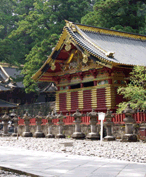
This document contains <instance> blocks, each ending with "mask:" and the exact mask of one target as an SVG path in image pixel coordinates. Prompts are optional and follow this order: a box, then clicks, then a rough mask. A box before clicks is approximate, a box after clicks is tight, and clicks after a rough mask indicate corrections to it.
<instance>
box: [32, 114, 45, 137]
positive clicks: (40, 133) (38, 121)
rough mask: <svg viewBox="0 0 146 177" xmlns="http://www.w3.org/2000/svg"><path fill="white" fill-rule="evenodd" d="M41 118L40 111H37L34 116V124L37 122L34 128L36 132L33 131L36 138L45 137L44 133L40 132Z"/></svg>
mask: <svg viewBox="0 0 146 177" xmlns="http://www.w3.org/2000/svg"><path fill="white" fill-rule="evenodd" d="M43 118H44V117H43V115H42V113H41V112H40V111H39V112H38V115H37V116H36V118H35V120H36V124H37V129H36V132H35V134H34V136H35V137H36V138H44V137H45V134H44V133H43V132H42V127H41V124H42V119H43Z"/></svg>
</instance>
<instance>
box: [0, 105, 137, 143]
mask: <svg viewBox="0 0 146 177" xmlns="http://www.w3.org/2000/svg"><path fill="white" fill-rule="evenodd" d="M124 113H125V119H124V120H123V121H124V122H125V135H124V136H123V139H122V141H124V142H132V141H137V136H136V135H133V123H134V122H135V120H134V119H133V117H132V114H133V113H134V111H133V109H132V108H131V107H130V104H128V105H127V108H126V109H125V111H124ZM71 116H73V117H74V123H75V132H74V133H73V134H72V138H74V139H84V138H85V134H84V133H82V132H81V125H80V124H81V118H82V117H83V116H84V115H83V114H81V113H80V112H79V110H76V112H75V113H74V114H72V115H71ZM87 116H89V117H90V127H91V132H90V133H89V134H88V135H87V136H86V138H87V139H91V140H99V139H100V136H99V132H98V131H97V126H96V124H97V117H98V113H97V112H95V110H94V109H92V111H91V112H90V113H87ZM65 117H66V116H64V115H63V114H62V112H60V114H57V115H54V114H51V113H49V114H48V115H47V116H46V117H45V116H43V115H42V113H41V112H39V113H38V115H37V116H36V125H37V129H36V132H35V134H34V137H36V138H39V137H45V134H44V133H43V132H42V129H41V124H42V119H44V118H46V119H47V120H48V134H47V135H46V137H47V138H54V137H55V135H53V134H52V125H53V123H52V120H53V119H56V118H57V119H58V120H59V121H58V123H57V124H58V134H57V135H56V138H65V135H64V134H63V125H64V122H63V119H64V118H65ZM112 118H113V115H112V113H111V112H110V111H109V110H107V113H106V114H105V122H104V125H105V127H106V132H107V136H106V137H104V140H106V141H114V140H115V137H114V136H113V135H112V127H113V124H114V123H113V122H112ZM23 119H24V123H25V131H24V132H23V134H22V136H24V137H32V136H33V135H32V133H31V132H30V129H29V124H30V119H31V117H30V116H29V115H28V112H26V113H25V114H24V116H23ZM0 120H1V121H3V123H4V124H3V136H7V135H8V121H9V120H12V121H13V123H14V133H13V134H12V136H17V127H18V118H17V116H16V114H15V113H14V112H13V113H11V114H10V116H9V115H8V114H6V113H5V114H4V115H3V116H2V117H1V118H0Z"/></svg>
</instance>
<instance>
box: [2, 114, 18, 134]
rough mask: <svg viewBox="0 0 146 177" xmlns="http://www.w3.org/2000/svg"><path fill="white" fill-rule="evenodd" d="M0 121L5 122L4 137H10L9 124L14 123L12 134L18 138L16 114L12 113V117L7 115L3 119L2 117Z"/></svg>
mask: <svg viewBox="0 0 146 177" xmlns="http://www.w3.org/2000/svg"><path fill="white" fill-rule="evenodd" d="M0 121H2V122H3V133H2V136H9V133H8V122H9V121H12V122H13V125H14V133H12V136H17V127H18V117H17V115H16V114H15V113H14V112H12V113H11V114H10V115H8V114H7V113H5V114H4V115H3V116H2V117H0Z"/></svg>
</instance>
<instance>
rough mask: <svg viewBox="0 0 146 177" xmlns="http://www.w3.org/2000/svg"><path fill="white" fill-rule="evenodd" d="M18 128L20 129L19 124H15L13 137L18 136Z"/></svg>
mask: <svg viewBox="0 0 146 177" xmlns="http://www.w3.org/2000/svg"><path fill="white" fill-rule="evenodd" d="M17 127H18V122H15V123H14V133H12V136H18V132H17Z"/></svg>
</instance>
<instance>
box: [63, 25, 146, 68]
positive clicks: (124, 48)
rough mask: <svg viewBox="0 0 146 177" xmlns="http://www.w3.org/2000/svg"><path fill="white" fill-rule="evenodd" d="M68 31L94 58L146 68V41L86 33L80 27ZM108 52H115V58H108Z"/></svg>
mask: <svg viewBox="0 0 146 177" xmlns="http://www.w3.org/2000/svg"><path fill="white" fill-rule="evenodd" d="M66 29H67V31H68V32H69V34H70V35H71V36H72V37H73V38H74V39H75V40H76V42H77V43H78V44H79V45H80V46H81V47H83V48H84V49H85V50H87V51H88V52H90V54H93V55H94V56H97V57H102V58H103V59H105V60H107V62H114V63H120V64H125V65H145V66H146V40H141V39H137V38H136V39H135V38H131V37H123V36H117V35H111V34H104V33H100V32H93V31H86V30H82V29H79V27H78V26H76V29H77V31H76V32H73V30H72V29H71V28H69V27H66ZM100 49H101V50H100ZM102 50H103V51H105V52H102ZM106 52H114V55H113V56H114V57H113V58H111V57H107V56H106V54H105V53H106Z"/></svg>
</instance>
